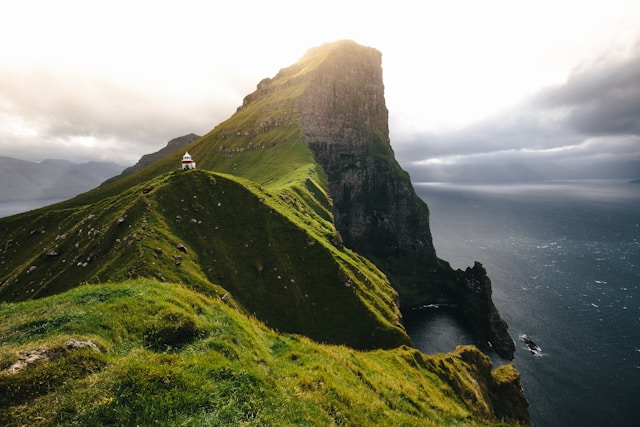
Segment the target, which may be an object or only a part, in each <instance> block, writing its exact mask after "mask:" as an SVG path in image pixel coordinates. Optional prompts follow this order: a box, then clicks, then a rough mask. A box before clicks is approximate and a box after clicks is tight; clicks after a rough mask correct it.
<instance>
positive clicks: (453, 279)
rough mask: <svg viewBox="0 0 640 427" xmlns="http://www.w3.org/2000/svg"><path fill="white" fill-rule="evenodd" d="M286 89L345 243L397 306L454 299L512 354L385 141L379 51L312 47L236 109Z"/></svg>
mask: <svg viewBox="0 0 640 427" xmlns="http://www.w3.org/2000/svg"><path fill="white" fill-rule="evenodd" d="M292 88H300V89H298V90H299V91H300V93H299V95H298V96H296V97H295V105H294V106H291V107H289V108H288V109H286V110H285V111H287V113H288V114H290V110H291V109H294V108H295V111H296V113H297V119H298V120H299V123H300V128H301V132H302V134H301V139H302V141H303V142H304V144H305V145H306V146H307V147H309V148H310V149H311V151H312V152H313V155H314V158H315V159H316V161H317V162H318V163H319V164H320V165H321V166H322V169H323V170H324V172H325V174H326V177H327V182H328V189H329V195H330V197H331V199H332V201H333V205H332V212H333V217H334V221H335V225H336V228H337V229H338V231H339V232H340V234H341V237H342V240H343V242H344V244H345V245H346V246H347V247H349V248H352V249H354V250H355V251H357V252H359V253H361V254H363V255H365V256H366V257H368V258H369V259H371V260H372V261H374V263H375V264H376V265H377V266H378V267H380V268H381V269H382V270H383V271H384V272H385V273H386V274H387V276H388V277H389V279H390V280H391V283H392V285H393V286H394V287H395V288H396V290H397V291H398V293H399V295H400V304H401V306H402V307H403V308H404V309H409V308H411V307H417V306H421V305H424V304H432V303H443V302H447V303H456V304H459V305H460V306H461V311H462V313H463V316H464V318H465V320H466V323H467V324H468V325H469V327H470V328H471V329H472V330H473V331H474V332H475V334H476V336H477V337H478V338H480V339H482V340H485V341H489V342H490V343H491V344H492V346H493V348H494V349H495V350H496V352H497V353H498V354H500V355H501V356H502V357H505V358H508V359H512V358H513V353H514V351H515V345H514V343H513V340H512V339H511V337H510V336H509V334H508V332H507V325H506V323H505V322H504V321H503V320H502V319H501V318H500V315H499V313H498V311H497V310H496V308H495V306H494V304H493V302H492V300H491V282H490V280H489V278H488V277H487V275H486V272H485V270H484V269H483V268H481V266H479V265H476V266H475V267H474V268H473V269H467V270H466V271H461V270H458V271H454V270H452V269H451V267H450V266H449V264H448V263H446V262H445V261H443V260H440V259H438V257H437V256H436V251H435V248H434V246H433V242H432V239H431V232H430V230H429V210H428V207H427V205H426V204H425V203H424V202H423V201H422V200H421V199H420V198H419V197H418V196H417V195H416V193H415V191H414V189H413V186H412V184H411V181H410V179H409V175H408V174H407V173H406V172H404V171H403V170H402V168H401V167H400V166H399V164H398V163H397V161H396V159H395V157H394V153H393V150H392V148H391V145H390V140H389V128H388V111H387V108H386V105H385V98H384V85H383V79H382V67H381V54H380V52H379V51H377V50H376V49H373V48H368V47H363V46H360V45H358V44H356V43H354V42H352V41H341V42H337V43H331V44H327V45H324V46H320V47H318V48H314V49H311V50H309V52H308V53H307V54H306V55H305V56H304V57H303V58H302V59H301V60H300V61H299V62H298V63H297V64H295V65H293V66H291V67H289V68H286V69H283V70H281V71H280V72H279V73H278V75H277V76H275V77H274V78H273V79H265V80H263V81H262V82H261V83H260V84H259V85H258V88H257V90H256V91H255V92H254V93H253V94H251V95H248V96H247V97H246V98H245V100H244V103H243V107H242V108H245V109H246V108H248V107H249V106H251V105H253V104H254V103H257V102H259V101H262V100H264V99H266V98H269V97H271V98H273V97H274V94H276V93H278V92H284V91H291V90H292ZM271 123H272V124H274V125H278V124H279V123H287V120H286V118H284V117H278V118H277V119H273V120H272V121H271Z"/></svg>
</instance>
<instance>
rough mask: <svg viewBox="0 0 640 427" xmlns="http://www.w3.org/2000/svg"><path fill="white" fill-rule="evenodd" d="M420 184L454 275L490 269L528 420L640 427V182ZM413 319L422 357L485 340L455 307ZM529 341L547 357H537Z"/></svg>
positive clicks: (434, 230) (439, 249) (419, 314)
mask: <svg viewBox="0 0 640 427" xmlns="http://www.w3.org/2000/svg"><path fill="white" fill-rule="evenodd" d="M414 186H415V189H416V192H417V193H418V195H419V196H420V197H421V198H422V199H423V200H424V201H426V202H427V204H428V205H429V208H430V212H431V217H430V224H431V232H432V235H433V240H434V245H435V248H436V251H437V253H438V256H439V257H440V258H442V259H445V260H447V261H449V262H450V263H451V265H452V266H453V267H454V268H465V267H466V266H469V265H473V262H474V261H475V260H478V261H480V262H481V263H482V264H483V265H484V267H485V268H486V269H487V272H488V275H489V277H490V278H491V281H492V285H493V299H494V303H495V305H496V306H497V308H498V310H499V311H500V313H501V315H502V317H503V318H504V319H505V320H506V321H507V323H508V324H509V332H510V334H511V336H512V338H513V339H514V341H515V343H516V348H517V349H516V354H515V359H514V361H513V363H514V364H515V366H516V367H517V368H518V370H519V371H520V372H521V374H522V378H521V379H522V383H523V387H524V389H525V393H526V394H527V398H528V399H529V402H530V408H529V409H530V414H531V419H532V424H533V425H534V426H636V425H638V422H639V421H638V420H640V400H639V399H640V184H630V183H628V182H625V181H620V180H578V181H550V182H541V183H526V184H500V185H479V184H453V183H414ZM405 323H406V326H407V330H408V332H409V334H410V336H411V337H412V339H413V341H414V345H415V346H416V347H418V348H419V349H421V350H422V351H424V352H426V353H430V354H431V353H437V352H446V351H451V350H453V349H455V347H456V346H457V345H459V344H479V345H483V344H484V343H475V342H474V340H473V337H472V336H471V334H469V332H468V331H467V330H465V328H464V326H463V325H462V324H461V323H460V322H459V320H458V319H457V318H456V317H455V315H454V314H453V312H452V311H451V310H448V309H447V308H440V309H437V308H426V309H423V310H420V311H416V312H413V313H410V314H409V315H408V316H405ZM523 335H527V336H529V337H530V338H531V339H532V340H533V341H535V343H536V344H537V345H538V346H539V347H540V351H536V352H531V351H529V348H528V347H527V346H526V345H525V343H524V342H523V341H522V340H521V338H520V337H521V336H523ZM490 356H491V358H492V360H493V361H494V365H496V366H497V365H499V364H504V363H508V361H505V360H502V359H500V358H499V357H498V356H496V355H495V354H491V355H490Z"/></svg>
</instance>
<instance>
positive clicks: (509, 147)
mask: <svg viewBox="0 0 640 427" xmlns="http://www.w3.org/2000/svg"><path fill="white" fill-rule="evenodd" d="M396 153H397V154H398V157H399V158H400V160H401V161H403V162H406V163H411V164H413V166H414V167H415V166H416V165H425V166H429V165H446V164H472V163H483V162H496V161H501V162H505V163H506V162H518V161H537V160H547V161H552V160H553V161H563V162H573V163H574V164H577V163H578V162H579V161H582V162H583V163H584V164H591V163H594V162H597V161H598V160H603V161H612V160H614V157H619V158H620V160H624V161H628V160H630V159H635V160H640V43H635V45H633V46H632V48H631V49H629V50H627V51H625V52H608V53H605V54H603V55H601V56H599V57H597V58H596V59H595V60H592V61H590V62H589V63H584V64H581V65H580V66H577V67H576V68H574V69H573V70H572V72H571V73H570V75H569V76H568V78H567V80H566V82H564V83H562V84H559V85H554V86H548V87H545V88H543V89H541V90H539V91H538V92H536V93H534V94H533V95H531V96H530V97H527V98H526V99H524V100H523V101H522V102H520V103H517V104H516V105H514V106H512V107H511V108H509V109H507V110H504V111H500V112H499V113H497V114H494V115H492V116H491V117H489V118H487V119H485V120H482V121H479V122H475V123H473V124H470V125H468V126H466V127H464V128H462V129H457V130H455V131H452V132H446V133H440V134H434V133H431V134H416V135H414V136H413V139H412V140H411V142H408V143H406V144H403V145H402V146H400V147H399V148H397V149H396ZM638 172H639V173H640V171H638Z"/></svg>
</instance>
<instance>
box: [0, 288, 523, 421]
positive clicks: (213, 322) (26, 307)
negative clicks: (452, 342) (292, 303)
mask: <svg viewBox="0 0 640 427" xmlns="http://www.w3.org/2000/svg"><path fill="white" fill-rule="evenodd" d="M0 336H1V337H3V338H2V342H1V343H0V424H2V425H5V426H22V425H38V426H71V425H84V426H89V425H162V426H175V425H185V426H209V425H211V426H213V425H225V426H229V425H251V426H281V425H308V426H326V425H376V426H397V425H421V426H442V425H465V426H492V425H512V423H515V422H516V420H515V419H514V418H508V416H509V415H511V416H513V417H515V418H520V421H521V422H523V423H526V422H527V417H526V410H525V413H522V412H520V413H518V412H517V411H514V407H521V408H522V407H523V402H525V401H524V400H523V399H524V397H523V395H522V390H521V389H520V387H519V381H518V374H517V372H516V371H515V369H514V368H513V366H511V365H507V366H503V367H500V368H498V369H497V370H495V371H493V372H491V363H490V361H489V359H488V358H487V357H486V356H484V355H482V354H481V353H480V352H479V351H478V350H476V349H474V348H472V347H461V348H458V349H457V350H456V352H455V353H453V354H447V355H436V356H425V355H424V354H422V353H420V352H419V351H417V350H414V349H411V348H408V347H401V348H397V349H394V350H385V351H381V350H378V351H369V352H360V351H356V350H353V349H350V348H347V347H340V346H327V345H320V344H317V343H314V342H313V341H310V340H309V339H307V338H305V337H302V336H298V335H290V334H285V335H282V334H277V333H275V332H274V331H272V330H270V329H268V328H266V327H265V326H264V325H261V324H260V323H259V322H258V321H256V320H255V319H253V318H250V317H247V316H245V315H243V314H242V313H239V312H238V311H237V310H236V309H234V308H233V307H230V306H228V305H227V304H226V303H224V302H223V301H222V299H220V298H215V297H214V298H212V297H207V296H204V295H202V294H199V293H195V292H193V291H190V290H188V289H187V288H185V287H183V286H180V285H177V284H171V283H160V282H157V281H153V280H136V281H127V282H123V283H111V284H102V285H89V286H81V287H78V288H76V289H74V290H72V291H69V292H66V293H62V294H58V295H56V296H52V297H47V298H43V299H39V300H35V301H28V302H23V303H15V304H0ZM524 407H525V408H526V406H524Z"/></svg>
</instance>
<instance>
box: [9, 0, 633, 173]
mask: <svg viewBox="0 0 640 427" xmlns="http://www.w3.org/2000/svg"><path fill="white" fill-rule="evenodd" d="M216 3H217V2H209V1H198V0H183V1H181V2H157V1H151V0H139V1H135V2H130V1H126V0H112V1H110V2H108V3H97V4H96V3H94V2H86V1H81V0H59V1H56V2H52V1H48V0H23V1H20V2H3V3H2V4H0V39H2V40H4V42H3V43H0V58H2V61H0V156H10V157H17V158H20V159H25V160H35V161H41V160H43V159H45V158H63V159H68V160H73V161H78V162H84V161H88V160H111V161H116V162H119V163H121V164H123V165H131V164H133V163H135V162H136V161H137V159H138V158H139V157H140V156H141V155H143V154H145V153H149V152H152V151H156V150H158V149H160V148H162V147H163V146H164V145H165V144H166V142H167V141H169V140H170V139H172V138H174V137H177V136H181V135H184V134H187V133H197V134H205V133H206V132H208V131H210V130H211V129H213V128H214V127H215V126H216V125H217V124H218V123H220V122H221V121H223V120H225V119H227V118H228V117H229V116H230V115H231V114H233V113H234V112H235V110H236V108H237V107H238V106H239V105H240V104H241V103H242V99H243V97H244V96H245V95H247V94H248V93H250V92H252V91H253V90H254V89H255V87H256V84H257V83H258V82H259V81H260V80H262V79H263V78H265V77H272V76H274V75H275V74H276V73H277V72H278V70H279V69H280V68H282V67H286V66H288V65H290V64H292V63H294V62H295V61H296V60H298V59H299V58H300V57H301V56H302V55H303V54H304V52H305V51H306V50H307V49H308V48H310V47H313V46H317V45H319V44H322V43H325V42H332V41H335V40H340V39H352V40H355V41H356V42H358V43H360V44H363V45H366V46H373V47H375V48H377V49H379V50H380V51H381V52H382V55H383V57H382V60H383V73H384V82H385V96H386V100H387V107H388V108H389V114H390V116H389V118H390V131H391V143H392V145H393V147H394V150H395V152H396V154H397V156H398V159H399V160H400V162H401V163H402V164H403V165H409V166H413V167H418V166H420V165H429V164H444V163H464V162H470V161H474V162H479V161H485V160H486V161H488V159H493V161H497V160H500V161H502V160H504V161H509V160H510V159H517V158H538V159H545V158H548V159H552V158H553V159H561V158H564V159H574V160H575V159H578V158H580V159H586V158H597V157H601V158H604V157H607V158H609V157H612V156H622V157H624V158H630V157H633V156H638V145H639V143H638V138H639V135H638V128H639V126H640V125H639V117H640V114H639V110H640V102H639V100H640V93H639V91H640V71H639V60H640V59H639V58H640V53H639V50H640V49H639V47H638V43H637V42H636V40H638V38H639V37H640V27H639V26H638V22H640V4H638V3H637V1H635V0H580V1H578V0H570V1H569V0H567V1H563V2H557V1H555V0H539V1H538V2H536V3H535V5H530V6H527V7H525V6H523V5H522V4H521V3H520V2H513V1H510V0H488V1H486V2H477V1H464V0H456V1H451V2H435V3H431V2H427V3H425V2H421V1H415V2H414V1H406V2H401V4H400V3H398V4H396V3H388V2H372V1H364V0H363V1H358V0H354V1H350V2H345V1H341V0H325V1H324V2H322V3H318V4H316V5H315V6H314V7H312V8H311V7H304V8H303V7H301V6H300V4H299V2H297V1H294V0H274V1H273V2H262V1H249V0H247V1H242V0H239V1H235V2H225V3H224V4H223V5H218V4H216ZM578 11H579V13H578ZM634 43H635V44H634ZM622 157H621V158H622Z"/></svg>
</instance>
